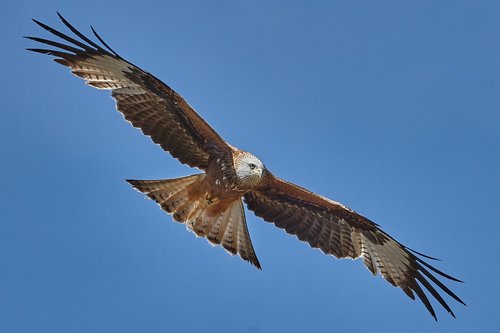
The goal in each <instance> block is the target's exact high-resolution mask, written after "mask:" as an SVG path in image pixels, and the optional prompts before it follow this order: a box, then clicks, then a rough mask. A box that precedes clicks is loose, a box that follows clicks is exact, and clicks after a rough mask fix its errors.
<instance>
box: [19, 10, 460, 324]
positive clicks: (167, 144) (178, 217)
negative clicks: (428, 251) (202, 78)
mask: <svg viewBox="0 0 500 333" xmlns="http://www.w3.org/2000/svg"><path fill="white" fill-rule="evenodd" d="M59 17H60V18H61V20H62V22H63V23H64V25H65V26H66V27H67V28H68V29H69V30H71V32H73V33H74V34H75V35H76V37H78V38H80V39H81V40H77V39H75V38H72V37H70V36H68V35H66V34H63V33H61V32H59V31H57V30H55V29H53V28H51V27H49V26H47V25H45V24H43V23H40V22H38V21H36V20H34V22H36V23H37V24H38V25H39V26H41V27H42V28H43V29H45V30H47V31H48V32H50V33H52V34H53V35H55V36H57V37H59V38H61V39H62V40H63V41H65V42H66V43H60V42H56V41H52V40H48V39H43V38H37V37H27V38H29V39H31V40H34V41H36V42H39V43H42V44H45V45H48V46H50V47H52V48H51V49H37V48H31V49H28V50H30V51H34V52H39V53H43V54H47V55H52V56H55V59H54V60H55V61H56V62H58V63H60V64H62V65H64V66H68V67H69V68H70V69H71V72H72V73H73V74H75V75H76V76H78V77H80V78H82V79H84V80H85V82H86V84H88V85H90V86H93V87H95V88H98V89H105V90H111V94H112V97H113V98H114V99H115V101H116V108H117V109H118V111H119V112H121V113H122V115H123V117H124V118H125V119H126V120H127V121H128V122H130V123H131V124H132V126H134V127H137V128H140V129H141V131H142V132H143V133H144V134H145V135H147V136H149V137H150V138H151V139H152V140H153V142H154V143H156V144H159V145H160V146H161V147H162V148H163V149H164V150H165V151H167V152H170V154H171V155H172V156H173V157H175V158H177V159H178V160H179V161H180V162H181V163H184V164H187V165H189V166H190V167H195V168H198V169H200V170H201V171H203V172H202V173H199V174H195V175H192V176H187V177H183V178H178V179H161V180H127V181H128V182H129V183H130V184H131V185H132V186H133V187H134V188H135V189H137V190H139V191H140V192H143V193H145V194H146V195H147V196H148V197H149V198H151V199H153V200H154V201H156V202H157V203H158V204H159V205H160V206H161V208H162V209H163V210H165V211H166V212H167V213H169V214H172V216H173V219H174V220H175V221H177V222H180V223H184V224H185V225H186V227H187V229H188V230H190V231H192V232H194V233H195V234H196V235H197V236H200V237H205V238H207V239H208V241H209V242H211V243H212V244H220V245H222V247H223V248H224V249H226V250H227V251H228V252H229V253H232V254H237V255H239V256H240V257H241V258H242V259H244V260H246V261H248V262H250V263H251V264H252V265H254V266H256V267H257V268H259V269H260V267H261V266H260V263H259V260H258V259H257V256H256V255H255V251H254V249H253V246H252V242H251V240H250V235H249V233H248V229H247V224H246V220H245V212H244V210H243V202H242V199H243V201H244V202H245V203H246V204H247V207H248V209H250V210H252V211H253V212H254V213H255V215H257V216H259V217H261V218H263V219H264V220H265V221H268V222H271V223H274V224H275V225H276V226H277V227H278V228H281V229H284V230H285V231H286V232H288V233H289V234H292V235H296V236H297V238H298V239H300V240H301V241H305V242H307V243H309V245H310V246H311V247H313V248H319V249H320V250H321V251H323V252H324V253H325V254H328V255H333V256H335V257H337V258H351V259H356V258H362V259H363V262H364V264H365V266H366V267H367V268H368V270H370V272H372V273H373V274H374V275H377V274H378V273H380V274H381V275H382V277H383V278H384V279H385V280H387V281H388V282H389V283H390V284H392V285H393V286H397V287H399V288H401V289H402V290H403V291H404V292H405V293H406V295H408V296H409V297H410V298H412V299H415V294H416V295H417V296H418V297H419V298H420V300H421V301H422V302H423V304H424V305H425V307H426V308H427V310H428V311H429V312H430V313H431V315H432V316H433V317H434V319H436V314H435V312H434V310H433V308H432V305H431V303H430V301H429V299H428V298H427V296H426V294H425V293H424V291H423V289H422V287H421V286H423V287H424V288H425V289H426V290H427V291H428V292H429V293H430V294H431V295H432V296H433V297H434V298H435V299H436V300H437V301H438V302H439V304H441V306H443V308H445V309H446V310H447V311H448V312H449V313H450V314H451V315H452V316H455V315H454V314H453V311H452V310H451V309H450V307H449V306H448V304H447V303H446V301H445V300H444V299H443V298H442V296H441V295H440V293H439V292H438V291H437V290H436V288H435V287H434V286H433V285H431V283H430V282H432V283H433V284H434V285H435V286H437V287H438V288H439V289H441V290H442V291H444V292H445V293H446V294H448V295H449V296H451V297H452V298H453V299H455V300H456V301H458V302H460V303H462V304H464V305H465V303H464V302H463V301H462V300H461V299H460V298H459V297H458V296H457V295H455V294H454V293H453V292H452V291H451V290H450V289H448V287H446V286H445V285H444V284H443V283H442V282H441V281H440V280H438V278H437V277H436V275H440V276H442V277H444V278H447V279H449V280H453V281H458V282H461V281H460V280H458V279H455V278H453V277H451V276H449V275H447V274H445V273H443V272H441V271H439V270H438V269H436V268H434V267H433V266H431V265H429V264H428V263H426V262H425V261H424V260H423V259H422V257H426V258H428V259H434V258H431V257H427V256H425V255H422V254H421V253H418V252H416V251H413V250H411V249H409V248H407V247H406V246H404V245H402V244H401V243H399V242H398V241H396V240H395V239H394V238H392V237H391V236H389V235H388V234H386V233H385V232H384V231H382V230H381V229H380V227H379V226H378V225H377V224H375V223H374V222H372V221H370V220H369V219H367V218H366V217H364V216H362V215H360V214H358V213H356V212H354V211H353V210H351V209H349V208H347V207H346V206H344V205H342V204H340V203H338V202H335V201H332V200H330V199H327V198H325V197H322V196H320V195H317V194H314V193H312V192H310V191H308V190H306V189H304V188H302V187H299V186H297V185H294V184H292V183H289V182H287V181H285V180H282V179H280V178H278V177H276V176H274V175H273V174H272V173H271V172H270V171H269V170H268V169H267V168H266V166H265V165H264V164H263V163H262V162H261V161H260V160H259V159H258V158H257V157H255V156H254V155H252V154H251V153H249V152H246V151H243V150H240V149H238V148H235V147H233V146H231V145H230V144H229V143H227V142H226V141H224V140H223V139H222V138H221V136H220V135H219V134H217V133H216V132H215V131H214V130H213V129H212V128H211V127H210V126H209V125H208V124H207V123H206V122H205V121H204V120H203V118H201V117H200V116H199V115H198V114H197V113H196V112H195V110H194V109H193V108H192V107H191V106H189V104H188V103H187V102H186V101H185V100H184V99H183V98H182V97H181V96H180V95H179V94H178V93H176V92H175V91H174V90H173V89H172V88H170V87H169V86H168V85H166V84H165V83H163V82H162V81H160V80H159V79H157V78H156V77H154V76H153V75H152V74H150V73H148V72H146V71H144V70H142V69H141V68H139V67H137V66H135V65H133V64H131V63H130V62H128V61H126V60H125V59H123V58H122V57H121V56H119V55H118V54H117V53H116V52H115V51H113V50H112V49H111V48H110V47H109V46H108V45H107V44H106V43H105V42H104V41H103V40H102V38H101V37H100V36H99V35H98V34H97V33H96V32H95V30H94V29H93V28H92V31H93V33H94V35H95V37H96V38H97V39H98V40H99V42H100V43H101V44H102V45H98V44H97V43H96V42H94V41H92V40H91V39H89V38H88V37H86V36H84V35H83V34H82V33H80V32H79V31H78V30H76V29H75V28H74V27H73V26H72V25H70V24H69V23H68V22H67V21H66V20H65V19H64V18H63V17H62V16H61V15H59Z"/></svg>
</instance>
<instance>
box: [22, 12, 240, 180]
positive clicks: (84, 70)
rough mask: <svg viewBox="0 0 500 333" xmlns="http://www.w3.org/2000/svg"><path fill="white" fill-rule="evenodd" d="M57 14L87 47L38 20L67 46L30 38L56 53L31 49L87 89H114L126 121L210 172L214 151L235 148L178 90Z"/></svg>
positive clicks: (178, 156)
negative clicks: (67, 69)
mask: <svg viewBox="0 0 500 333" xmlns="http://www.w3.org/2000/svg"><path fill="white" fill-rule="evenodd" d="M58 15H59V17H60V18H61V20H62V22H63V23H64V24H65V25H66V27H68V28H69V29H70V30H71V31H72V32H73V33H74V34H75V35H76V36H77V37H79V38H80V39H81V40H82V41H83V42H81V41H78V40H76V39H74V38H72V37H69V36H67V35H65V34H63V33H61V32H59V31H57V30H55V29H53V28H51V27H49V26H47V25H45V24H43V23H40V22H38V21H36V20H33V21H34V22H35V23H37V24H38V25H39V26H41V27H42V28H43V29H45V30H47V31H49V32H50V33H52V34H54V35H55V36H57V37H59V38H61V39H63V40H64V41H65V42H67V44H63V43H59V42H56V41H52V40H47V39H43V38H38V37H26V38H28V39H31V40H34V41H36V42H39V43H42V44H45V45H48V46H51V47H53V48H54V49H36V48H30V49H28V50H30V51H34V52H39V53H43V54H48V55H53V56H55V57H56V58H55V59H54V60H55V61H56V62H58V63H60V64H62V65H65V66H68V67H70V68H71V72H72V73H73V74H75V75H76V76H78V77H81V78H82V79H84V80H85V81H86V83H87V84H88V85H90V86H93V87H95V88H98V89H106V90H111V91H112V96H113V98H114V99H115V100H116V107H117V109H118V111H120V112H121V113H122V114H123V116H124V118H125V119H126V120H128V121H129V122H130V123H131V124H132V125H133V126H134V127H138V128H140V129H141V130H142V132H143V133H144V134H145V135H148V136H150V137H151V139H152V140H153V142H155V143H157V144H159V145H160V146H161V147H162V148H163V149H164V150H165V151H168V152H170V153H171V154H172V156H173V157H175V158H177V159H178V160H179V161H181V162H182V163H185V164H187V165H189V166H191V167H197V168H200V169H203V170H205V169H206V168H207V166H208V160H209V156H210V153H211V151H213V150H214V149H215V150H226V149H230V147H229V146H228V145H227V143H226V142H225V141H224V140H223V139H222V138H221V137H220V136H219V135H218V134H217V133H216V132H215V131H214V130H213V129H212V128H211V127H210V126H209V125H208V124H207V123H206V122H205V121H204V120H203V119H202V118H201V117H200V116H199V115H198V114H197V113H196V112H195V111H194V110H193V108H191V107H190V106H189V104H188V103H187V102H186V101H185V100H184V99H183V98H182V97H181V96H180V95H179V94H178V93H176V92H175V91H174V90H173V89H171V88H170V87H169V86H167V85H166V84H165V83H163V82H161V81H160V80H159V79H157V78H156V77H154V76H153V75H151V74H150V73H148V72H146V71H144V70H142V69H140V68H139V67H137V66H135V65H133V64H131V63H130V62H128V61H126V60H125V59H123V58H122V57H120V56H119V55H118V54H117V53H116V52H114V51H113V50H112V49H111V48H110V47H109V46H108V45H107V44H106V43H105V42H104V41H103V40H102V39H101V37H99V35H97V33H96V32H95V31H94V29H93V28H92V31H93V32H94V35H95V36H96V37H97V39H98V40H99V41H100V42H101V43H102V45H103V47H105V48H106V49H104V48H103V47H102V46H99V45H98V44H97V43H95V42H93V41H92V40H90V39H89V38H87V37H85V36H84V35H83V34H82V33H80V32H79V31H78V30H76V29H75V28H74V27H73V26H72V25H70V24H69V23H68V22H67V21H66V20H65V19H64V18H63V17H62V16H61V15H60V14H59V13H58Z"/></svg>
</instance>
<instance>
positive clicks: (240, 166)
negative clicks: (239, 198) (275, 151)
mask: <svg viewBox="0 0 500 333" xmlns="http://www.w3.org/2000/svg"><path fill="white" fill-rule="evenodd" d="M234 166H235V170H236V175H237V176H238V180H239V181H240V182H241V183H242V184H244V185H250V186H252V185H257V184H258V183H259V182H260V180H261V178H262V175H263V172H264V169H265V167H264V163H262V161H261V160H259V159H258V158H257V157H255V156H254V155H252V154H250V153H247V152H245V153H243V154H242V155H240V156H238V157H237V158H236V160H235V165H234Z"/></svg>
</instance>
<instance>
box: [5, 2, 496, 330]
mask: <svg viewBox="0 0 500 333" xmlns="http://www.w3.org/2000/svg"><path fill="white" fill-rule="evenodd" d="M56 10H59V11H61V13H62V14H63V15H65V16H66V18H67V19H68V20H69V21H70V22H71V23H73V24H74V25H75V26H76V27H78V28H79V29H80V30H82V31H83V32H85V33H88V32H89V31H90V29H89V25H90V24H92V25H93V26H94V27H95V28H96V29H97V31H98V32H99V33H100V34H101V36H103V38H104V39H105V40H106V41H107V42H108V44H110V45H111V46H112V47H113V48H114V49H115V50H116V51H118V52H119V53H120V54H121V55H122V56H123V57H125V58H126V59H128V60H130V61H132V62H134V63H135V64H137V65H139V66H141V67H142V68H144V69H146V70H148V71H150V72H152V73H154V74H155V75H156V76H158V77H159V78H161V79H162V80H163V81H165V82H166V83H168V84H169V85H171V86H172V87H173V88H174V89H176V90H177V91H178V92H179V93H181V94H182V95H183V96H184V97H185V98H186V99H187V100H188V101H189V103H190V104H191V105H192V106H193V107H194V108H195V109H196V110H197V111H198V112H199V113H200V114H201V115H202V116H203V117H204V118H205V119H206V120H207V121H208V122H209V123H210V124H211V125H212V126H213V127H214V128H215V129H216V130H217V131H219V133H220V134H221V135H222V136H223V137H224V138H225V139H226V140H228V141H229V142H230V143H232V144H233V145H235V146H237V147H240V148H242V149H246V150H249V151H251V152H253V153H255V154H256V155H257V156H258V157H260V158H261V159H262V160H263V161H264V162H265V163H266V165H267V166H268V168H269V169H270V170H271V171H273V172H274V173H275V174H277V175H278V176H280V177H282V178H285V179H287V180H289V181H292V182H295V183H298V184H300V185H302V186H304V187H307V188H309V189H311V190H313V191H315V192H317V193H320V194H322V195H325V196H327V197H329V198H332V199H334V200H337V201H340V202H343V203H345V204H346V205H348V206H350V207H352V208H353V209H355V210H356V211H358V212H359V213H361V214H363V215H366V216H367V217H369V218H370V219H372V220H373V221H375V222H377V223H378V224H380V225H382V227H383V228H384V230H385V231H387V232H388V233H389V234H391V235H392V236H394V237H395V238H396V239H398V240H399V241H401V242H402V243H404V244H406V245H408V246H409V247H411V248H414V249H416V250H419V251H421V252H424V253H427V254H429V255H432V256H437V257H439V258H442V259H443V261H442V262H439V263H436V264H437V266H438V268H440V269H442V270H444V271H445V272H447V273H450V274H451V275H454V276H457V277H458V278H461V279H463V280H464V281H466V283H465V284H458V283H453V282H450V283H448V285H449V286H450V287H451V288H452V290H454V291H455V292H456V293H457V294H458V295H459V296H460V297H461V298H462V299H463V300H464V301H465V302H466V303H467V304H468V306H467V307H463V306H462V305H460V304H458V303H456V302H455V301H453V300H452V299H450V298H447V300H448V301H449V304H450V305H451V306H452V308H453V309H454V311H455V313H456V315H457V319H453V318H451V317H450V316H449V315H448V314H447V313H446V311H444V310H443V309H442V308H440V307H439V305H438V304H437V302H434V303H433V304H434V305H435V308H436V310H437V315H438V317H439V322H438V323H436V322H434V320H433V319H432V318H431V316H430V315H429V314H428V313H427V311H426V310H425V308H424V306H423V305H422V304H420V303H419V302H413V301H411V300H410V299H408V298H407V297H406V295H405V294H404V293H403V292H401V290H399V289H396V288H394V287H392V286H390V285H389V284H388V283H386V282H385V281H384V280H383V279H381V278H380V277H376V278H374V277H373V276H371V274H370V273H369V272H368V271H367V270H366V268H365V267H364V266H363V264H362V263H361V262H360V261H350V260H336V259H334V258H332V257H327V256H325V255H323V254H322V253H321V252H320V251H318V250H313V249H311V248H309V246H308V245H307V244H305V243H302V242H299V241H298V240H297V239H296V238H294V237H291V236H289V235H287V234H286V233H285V232H283V231H282V230H279V229H277V228H275V227H274V226H273V225H271V224H268V223H266V222H263V221H262V220H261V219H258V218H256V217H255V216H254V215H253V214H252V213H251V212H248V213H247V217H248V223H249V229H250V232H251V236H252V240H253V242H254V246H255V249H256V252H257V255H258V256H259V258H260V262H261V264H262V266H263V271H258V270H256V269H255V268H253V267H252V266H250V265H249V264H248V263H245V262H243V261H241V260H240V259H238V258H236V257H230V256H229V255H227V254H226V253H225V252H224V251H223V250H222V249H221V248H212V247H211V246H210V245H209V244H208V243H207V242H206V241H205V240H203V239H196V238H195V237H193V235H192V234H191V233H188V232H186V230H185V228H184V226H182V225H179V224H176V223H173V222H171V217H170V216H168V215H166V214H165V213H163V212H162V211H161V210H160V209H159V208H158V207H157V206H156V204H155V203H153V202H152V201H149V200H144V199H143V196H142V195H141V194H139V193H137V192H136V191H134V190H132V189H131V187H130V186H129V185H128V184H127V183H126V182H125V181H124V179H126V178H138V179H141V178H143V179H155V178H174V177H180V176H184V175H189V174H193V173H195V172H197V171H196V170H191V169H189V168H188V167H187V166H183V165H181V164H179V163H178V162H177V161H176V160H174V159H172V158H171V157H170V156H169V155H168V154H167V153H165V152H163V151H162V150H161V149H160V148H159V147H158V146H156V145H154V144H152V143H151V142H150V140H149V139H148V138H147V137H144V136H143V135H142V134H141V133H140V131H138V130H136V129H133V128H132V127H131V126H130V125H129V124H127V123H126V122H124V121H123V120H122V117H121V116H120V115H119V114H118V113H117V112H116V111H114V103H113V101H112V100H111V98H110V97H109V93H108V92H101V91H97V90H95V89H91V88H89V87H86V86H85V85H84V84H83V83H82V81H80V80H79V79H77V78H75V77H73V76H71V75H70V74H69V72H68V70H67V69H66V68H64V67H62V66H60V65H58V64H56V63H54V62H52V61H51V60H50V58H49V57H46V56H42V55H37V54H33V53H28V52H26V51H24V49H25V48H27V47H36V46H35V43H34V42H31V41H28V40H24V39H22V38H21V36H23V35H31V36H33V35H35V36H40V37H48V36H49V34H48V33H46V32H44V31H42V30H41V29H40V28H39V27H38V26H36V25H35V24H34V23H32V22H31V21H30V19H31V18H32V17H34V18H37V19H38V20H41V21H42V22H45V23H47V24H49V25H52V26H55V27H56V28H61V29H62V28H63V25H62V24H61V23H60V21H59V20H58V18H57V16H56ZM0 16H1V19H0V28H1V31H2V38H3V40H2V47H1V49H2V52H1V55H0V57H1V60H2V61H1V66H2V79H1V82H0V91H1V95H2V107H1V109H2V110H1V114H2V118H1V121H0V156H1V159H0V175H1V176H2V181H1V189H0V202H1V209H0V282H1V283H0V331H1V332H189V331H191V332H195V331H198V332H199V331H205V332H271V331H281V332H307V331H308V332H341V331H345V330H352V331H361V330H364V331H368V330H369V331H372V332H377V331H384V332H387V331H400V332H411V331H414V332H438V331H439V332H472V331H478V332H492V331H494V330H495V329H498V326H499V325H498V309H499V305H498V297H499V296H500V295H499V293H500V288H499V284H498V276H499V273H500V271H499V265H498V263H499V259H498V256H497V250H498V235H499V231H500V228H499V225H500V213H499V204H500V113H499V110H500V109H499V108H500V75H499V70H500V3H499V2H498V1H477V0H476V1H399V0H398V1H281V2H272V3H270V1H255V0H254V1H157V2H147V1H77V2H76V1H75V2H74V3H71V2H69V1H9V4H3V6H2V11H1V13H0Z"/></svg>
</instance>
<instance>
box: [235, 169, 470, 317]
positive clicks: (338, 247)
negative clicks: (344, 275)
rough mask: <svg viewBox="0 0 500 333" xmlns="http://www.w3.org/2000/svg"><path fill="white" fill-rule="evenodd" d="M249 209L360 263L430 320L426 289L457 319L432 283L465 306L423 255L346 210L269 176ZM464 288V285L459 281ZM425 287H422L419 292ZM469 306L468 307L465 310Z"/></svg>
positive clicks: (329, 251) (247, 197)
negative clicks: (415, 301) (419, 305)
mask: <svg viewBox="0 0 500 333" xmlns="http://www.w3.org/2000/svg"><path fill="white" fill-rule="evenodd" d="M244 199H245V202H246V204H247V206H248V209H250V210H252V211H254V213H255V215H257V216H259V217H262V218H263V219H264V220H266V221H268V222H272V223H274V224H275V225H276V226H277V227H279V228H282V229H285V230H286V231H287V232H288V233H290V234H293V235H296V236H297V238H299V239H300V240H302V241H305V242H307V243H309V245H310V246H311V247H314V248H319V249H321V251H323V252H324V253H326V254H330V255H333V256H335V257H337V258H352V259H356V258H359V257H361V258H362V260H363V263H364V265H365V266H366V268H368V270H369V271H370V272H371V273H372V274H374V275H377V274H380V275H382V277H383V278H384V279H385V280H386V281H387V282H389V283H390V284H391V285H393V286H396V287H399V288H401V289H402V290H403V291H404V292H405V294H406V295H408V297H410V298H412V299H415V296H414V293H415V294H416V295H417V296H418V297H419V299H420V300H421V301H422V303H423V304H424V305H425V307H426V308H427V310H428V311H429V312H430V314H431V315H432V316H433V317H434V318H435V319H436V314H435V312H434V309H433V307H432V304H431V303H430V301H429V299H428V298H427V296H426V294H425V292H424V291H423V289H422V288H421V286H423V287H424V288H425V289H426V290H427V291H428V292H429V293H430V294H431V295H432V296H433V297H434V298H435V299H436V300H437V301H438V303H439V304H440V305H441V306H442V307H443V308H444V309H445V310H447V311H448V312H449V313H450V314H451V315H452V316H454V313H453V311H452V310H451V308H450V307H449V306H448V304H447V303H446V301H445V300H444V299H443V297H442V296H441V295H440V294H439V292H438V291H437V290H436V288H434V287H433V286H432V285H431V284H430V282H429V281H431V282H433V283H434V285H436V286H437V287H438V288H439V289H441V290H442V291H444V292H445V293H446V294H448V295H449V296H451V297H452V298H454V299H455V300H456V301H458V302H460V303H462V304H464V302H463V301H462V300H461V299H460V298H458V297H457V296H456V295H455V294H454V293H453V292H452V291H451V290H450V289H449V288H448V287H446V286H445V285H444V284H443V283H442V282H441V281H439V280H438V279H437V277H436V276H434V275H432V274H431V273H430V272H429V270H427V269H425V268H424V267H423V266H425V267H427V268H429V269H430V270H432V271H433V272H434V273H436V274H438V275H441V276H443V277H445V278H448V279H451V280H454V281H459V280H457V279H455V278H453V277H451V276H449V275H447V274H444V273H442V272H441V271H439V270H437V269H436V268H434V267H432V266H431V265H429V264H428V263H426V262H424V261H423V260H422V259H420V258H419V257H417V255H418V253H417V252H414V251H412V250H409V249H408V248H406V247H405V246H404V245H402V244H400V243H399V242H397V241H396V240H395V239H393V238H392V237H390V236H389V235H387V234H386V233H385V232H383V231H382V230H381V229H380V227H379V226H378V225H376V224H375V223H373V222H372V221H370V220H369V219H367V218H365V217H364V216H362V215H360V214H358V213H356V212H354V211H352V210H351V209H349V208H347V207H346V206H344V205H342V204H340V203H338V202H335V201H332V200H329V199H327V198H324V197H321V196H319V195H316V194H314V193H312V192H310V191H307V190H306V189H303V188H301V187H299V186H297V185H294V184H291V183H288V182H286V181H284V180H281V179H279V178H276V177H274V176H273V175H271V174H270V173H268V174H267V176H266V179H265V182H264V185H263V186H261V187H260V188H259V189H258V190H255V191H252V192H250V193H247V194H246V195H245V196H244ZM459 282H460V281H459ZM420 285H421V286H420ZM464 305H465V304H464Z"/></svg>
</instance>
